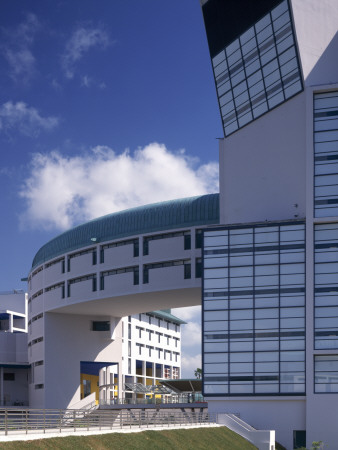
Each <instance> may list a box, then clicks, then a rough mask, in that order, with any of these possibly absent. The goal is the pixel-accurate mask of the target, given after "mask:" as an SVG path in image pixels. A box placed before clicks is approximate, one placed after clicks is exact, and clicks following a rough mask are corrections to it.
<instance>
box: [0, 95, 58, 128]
mask: <svg viewBox="0 0 338 450" xmlns="http://www.w3.org/2000/svg"><path fill="white" fill-rule="evenodd" d="M58 123H59V119H58V118H57V117H43V116H41V115H40V114H39V112H38V110H37V109H35V108H33V107H29V106H28V105H27V104H26V103H24V102H17V103H12V102H6V103H4V104H2V105H1V106H0V133H1V132H5V133H10V132H11V131H13V130H15V131H19V132H20V133H21V134H24V135H25V136H30V137H36V136H38V135H39V134H40V132H41V131H50V130H52V129H53V128H55V127H56V126H57V125H58Z"/></svg>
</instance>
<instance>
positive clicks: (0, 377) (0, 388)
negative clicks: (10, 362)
mask: <svg viewBox="0 0 338 450" xmlns="http://www.w3.org/2000/svg"><path fill="white" fill-rule="evenodd" d="M3 404H4V368H3V367H0V405H1V406H3Z"/></svg>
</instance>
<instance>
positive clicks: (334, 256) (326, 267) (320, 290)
mask: <svg viewBox="0 0 338 450" xmlns="http://www.w3.org/2000/svg"><path fill="white" fill-rule="evenodd" d="M314 236H315V243H314V244H315V245H314V247H315V255H314V260H315V286H314V295H315V300H314V303H315V310H314V316H315V323H314V333H315V336H314V339H315V349H318V350H320V349H338V295H337V293H338V277H337V274H338V263H337V261H338V224H337V223H328V224H318V225H315V230H314Z"/></svg>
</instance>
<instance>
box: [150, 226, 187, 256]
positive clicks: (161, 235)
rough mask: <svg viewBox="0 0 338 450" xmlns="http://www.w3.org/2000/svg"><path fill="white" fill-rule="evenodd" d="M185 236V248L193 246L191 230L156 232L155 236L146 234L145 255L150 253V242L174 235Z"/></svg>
mask: <svg viewBox="0 0 338 450" xmlns="http://www.w3.org/2000/svg"><path fill="white" fill-rule="evenodd" d="M179 236H184V250H190V248H191V235H190V231H176V232H173V233H164V234H155V235H153V236H146V237H144V238H143V255H149V242H150V241H158V240H159V239H169V238H174V237H179Z"/></svg>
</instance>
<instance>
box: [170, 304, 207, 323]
mask: <svg viewBox="0 0 338 450" xmlns="http://www.w3.org/2000/svg"><path fill="white" fill-rule="evenodd" d="M171 312H172V314H173V315H174V316H177V317H179V318H180V319H182V320H184V321H186V322H189V321H200V320H201V305H196V306H187V307H184V308H173V309H172V310H171Z"/></svg>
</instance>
